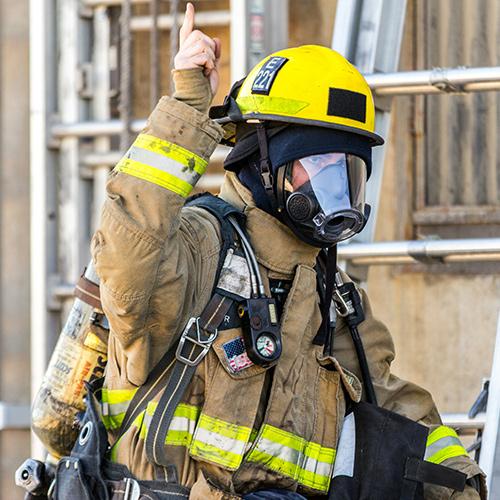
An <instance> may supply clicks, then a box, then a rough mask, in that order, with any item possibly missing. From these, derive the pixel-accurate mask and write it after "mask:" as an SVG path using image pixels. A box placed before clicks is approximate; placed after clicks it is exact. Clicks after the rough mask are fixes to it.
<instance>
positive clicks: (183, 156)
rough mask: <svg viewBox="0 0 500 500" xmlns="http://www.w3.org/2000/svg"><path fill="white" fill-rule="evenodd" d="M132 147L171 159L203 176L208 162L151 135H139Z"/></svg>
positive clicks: (180, 147)
mask: <svg viewBox="0 0 500 500" xmlns="http://www.w3.org/2000/svg"><path fill="white" fill-rule="evenodd" d="M134 146H137V147H138V148H142V149H146V150H148V151H151V152H153V153H156V154H159V155H162V156H165V157H166V158H171V159H172V160H174V161H176V162H177V163H180V164H181V165H183V166H185V167H188V169H189V170H193V171H195V172H196V173H198V174H200V175H203V174H204V173H205V170H206V168H207V163H208V162H207V161H206V160H204V159H203V158H201V157H200V156H198V155H195V154H194V153H192V152H191V151H189V150H188V149H185V148H183V147H182V146H179V145H177V144H174V143H173V142H169V141H164V140H163V139H160V138H158V137H155V136H153V135H148V134H139V135H138V136H137V138H136V140H135V141H134Z"/></svg>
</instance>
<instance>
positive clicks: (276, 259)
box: [219, 172, 319, 276]
mask: <svg viewBox="0 0 500 500" xmlns="http://www.w3.org/2000/svg"><path fill="white" fill-rule="evenodd" d="M219 196H220V197H221V198H222V199H223V200H225V201H227V202H228V203H230V204H231V205H233V206H234V207H236V208H238V209H240V210H242V211H243V212H244V214H245V216H246V230H247V232H248V235H249V236H250V240H251V243H252V246H253V249H254V251H255V255H256V257H257V260H258V261H259V263H260V264H262V265H263V266H265V267H266V268H267V269H269V270H271V271H274V272H277V273H280V274H284V275H287V276H293V275H294V274H295V270H296V267H297V266H298V265H306V266H309V267H313V266H314V264H315V262H316V256H317V255H318V253H319V249H318V248H315V247H313V246H311V245H308V244H307V243H304V242H303V241H301V240H299V239H298V238H297V237H296V236H295V235H294V234H293V232H292V231H291V230H290V229H289V228H288V227H287V226H285V225H284V224H282V223H281V222H280V221H279V220H277V219H276V218H275V217H273V216H272V215H269V214H268V213H267V212H264V211H263V210H260V209H259V208H257V207H256V206H255V202H254V200H253V198H252V194H251V192H250V191H249V190H248V189H247V188H246V187H245V186H243V184H241V182H240V181H239V179H238V177H237V176H236V174H235V173H234V172H226V176H225V179H224V182H223V184H222V188H221V191H220V194H219Z"/></svg>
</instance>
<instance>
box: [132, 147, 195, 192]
mask: <svg viewBox="0 0 500 500" xmlns="http://www.w3.org/2000/svg"><path fill="white" fill-rule="evenodd" d="M125 158H129V159H130V160H133V161H138V162H139V163H143V164H144V165H149V166H150V167H154V168H156V169H158V170H161V171H162V172H165V173H167V174H170V175H173V176H175V177H177V178H178V179H182V180H183V181H185V182H187V183H188V184H191V186H194V185H195V184H196V183H197V182H198V180H199V178H200V177H201V175H200V174H199V173H198V172H196V170H194V168H193V169H190V168H189V167H187V166H186V165H183V164H182V163H179V162H177V161H175V160H173V159H172V158H168V157H167V156H164V155H160V154H157V153H154V152H153V151H148V150H147V149H143V148H139V147H137V146H134V145H132V146H131V147H130V149H129V150H128V152H127V154H126V155H125Z"/></svg>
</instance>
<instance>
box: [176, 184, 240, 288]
mask: <svg viewBox="0 0 500 500" xmlns="http://www.w3.org/2000/svg"><path fill="white" fill-rule="evenodd" d="M185 206H186V207H200V208H203V209H205V210H206V211H207V212H209V213H210V214H212V215H213V216H214V217H215V218H216V219H217V220H218V221H219V224H220V230H221V237H222V248H221V252H220V260H219V265H218V266H217V275H216V280H215V283H217V280H218V279H219V274H220V272H221V270H222V265H223V264H224V259H225V257H226V253H227V251H228V250H229V248H230V247H231V245H232V244H233V242H234V230H233V227H232V226H231V224H230V223H229V221H228V217H229V216H230V215H232V216H234V217H236V219H237V220H238V222H239V223H240V224H243V223H244V222H245V216H244V215H243V212H241V211H240V210H238V209H237V208H235V207H233V205H231V204H230V203H228V202H227V201H224V200H223V199H222V198H219V197H218V196H214V195H213V194H211V193H200V194H195V195H194V196H191V197H190V198H188V200H187V202H186V204H185Z"/></svg>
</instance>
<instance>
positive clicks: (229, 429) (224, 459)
mask: <svg viewBox="0 0 500 500" xmlns="http://www.w3.org/2000/svg"><path fill="white" fill-rule="evenodd" d="M251 432H252V430H251V429H250V428H249V427H244V426H240V425H235V424H231V423H229V422H225V421H223V420H219V419H217V418H213V417H209V416H208V415H205V414H202V415H201V417H200V419H199V421H198V425H197V427H196V432H195V435H194V437H193V442H192V443H191V447H190V449H189V453H190V454H191V456H193V457H197V458H200V459H202V460H205V461H207V462H212V463H215V464H218V465H222V466H223V467H225V468H227V469H229V470H236V469H237V468H238V467H239V466H240V464H241V462H242V460H243V454H244V453H245V449H246V446H247V443H248V440H249V439H250V434H251Z"/></svg>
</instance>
